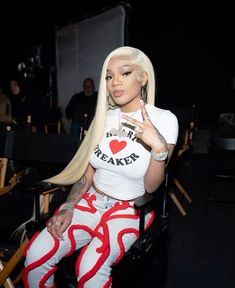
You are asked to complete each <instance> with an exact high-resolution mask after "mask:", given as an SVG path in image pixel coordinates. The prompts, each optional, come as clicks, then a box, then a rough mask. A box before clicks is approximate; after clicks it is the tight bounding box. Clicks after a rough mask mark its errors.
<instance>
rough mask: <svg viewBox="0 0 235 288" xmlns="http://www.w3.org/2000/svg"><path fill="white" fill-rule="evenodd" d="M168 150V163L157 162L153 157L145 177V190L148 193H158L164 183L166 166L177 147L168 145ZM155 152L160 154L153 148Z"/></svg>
mask: <svg viewBox="0 0 235 288" xmlns="http://www.w3.org/2000/svg"><path fill="white" fill-rule="evenodd" d="M166 147H167V148H166V150H167V151H168V157H167V160H166V161H167V162H166V161H157V160H155V159H153V158H152V157H151V159H150V162H149V166H148V169H147V171H146V173H145V176H144V185H145V190H146V192H148V193H152V192H154V191H156V189H157V188H158V187H159V186H160V185H161V183H162V181H163V180H164V178H165V170H166V165H167V163H168V162H169V160H170V158H171V155H172V153H173V150H174V148H175V145H173V144H167V145H166ZM152 150H153V151H156V152H159V151H158V150H157V149H154V148H152Z"/></svg>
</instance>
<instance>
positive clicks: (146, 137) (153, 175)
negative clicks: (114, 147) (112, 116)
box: [122, 101, 175, 193]
mask: <svg viewBox="0 0 235 288" xmlns="http://www.w3.org/2000/svg"><path fill="white" fill-rule="evenodd" d="M140 107H141V113H142V117H143V122H140V121H138V120H136V119H133V118H131V117H128V116H126V115H123V116H122V117H123V118H124V119H126V120H128V121H129V122H130V123H132V124H133V125H134V126H135V127H137V128H138V129H137V130H136V131H137V132H136V137H137V138H139V139H140V140H142V141H143V143H145V144H146V145H147V146H148V147H149V149H150V150H151V151H152V152H153V153H154V154H158V153H161V152H167V153H168V156H167V159H166V161H158V160H156V159H154V158H153V156H151V159H150V162H149V166H148V168H147V171H146V173H145V176H144V187H145V190H146V192H148V193H152V192H154V191H155V190H156V189H157V188H158V187H159V186H160V185H161V183H162V181H163V180H164V178H165V168H166V165H167V162H169V160H170V158H171V155H172V153H173V150H174V147H175V145H174V144H168V143H167V142H166V140H165V138H164V137H163V136H162V135H161V133H160V132H159V131H158V129H157V128H156V127H155V126H154V125H153V123H152V122H151V119H150V117H149V115H148V113H147V111H146V108H145V105H144V103H143V101H140Z"/></svg>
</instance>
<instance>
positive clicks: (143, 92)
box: [140, 84, 147, 104]
mask: <svg viewBox="0 0 235 288" xmlns="http://www.w3.org/2000/svg"><path fill="white" fill-rule="evenodd" d="M140 97H141V99H142V100H143V101H144V103H145V104H146V103H147V84H145V85H144V86H141V90H140Z"/></svg>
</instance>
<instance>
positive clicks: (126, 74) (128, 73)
mask: <svg viewBox="0 0 235 288" xmlns="http://www.w3.org/2000/svg"><path fill="white" fill-rule="evenodd" d="M130 74H131V72H130V71H127V72H124V73H123V74H122V75H123V76H128V75H130Z"/></svg>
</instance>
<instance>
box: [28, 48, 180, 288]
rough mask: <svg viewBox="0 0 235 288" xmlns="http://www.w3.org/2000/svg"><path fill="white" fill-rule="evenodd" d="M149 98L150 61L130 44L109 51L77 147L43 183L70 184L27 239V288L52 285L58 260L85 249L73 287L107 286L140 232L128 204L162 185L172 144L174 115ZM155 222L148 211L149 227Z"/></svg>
mask: <svg viewBox="0 0 235 288" xmlns="http://www.w3.org/2000/svg"><path fill="white" fill-rule="evenodd" d="M154 99H155V76H154V70H153V66H152V64H151V62H150V60H149V58H148V57H147V56H146V55H145V54H144V53H143V52H141V51H140V50H138V49H136V48H132V47H120V48H117V49H115V50H114V51H112V52H111V53H110V54H109V55H108V56H107V58H106V60H105V62H104V64H103V69H102V74H101V80H100V86H99V93H98V101H97V108H96V114H95V117H94V120H93V122H92V124H91V126H90V128H89V130H88V133H87V135H86V137H85V139H84V141H83V143H82V145H81V146H80V148H79V150H78V151H77V153H76V154H75V156H74V158H73V159H72V161H71V162H70V163H69V164H68V166H67V167H66V168H65V169H64V170H63V171H62V172H61V173H60V174H58V175H56V176H55V177H52V178H50V179H47V180H46V181H49V182H52V183H56V184H73V186H72V189H71V192H70V194H69V195H68V198H67V200H66V202H65V203H64V204H62V206H61V207H60V208H59V209H58V211H57V212H56V213H55V215H54V216H53V217H52V218H51V219H50V221H49V222H48V225H47V227H46V228H45V229H44V230H43V231H42V232H41V233H40V234H39V235H37V236H35V237H34V239H33V240H32V241H31V242H30V244H29V247H28V249H27V253H26V261H25V266H26V267H25V271H24V283H25V287H34V288H35V287H53V281H54V278H53V273H54V271H55V265H56V264H57V263H58V262H59V261H60V260H61V258H62V257H64V256H65V255H69V254H71V253H72V252H73V251H74V250H76V249H79V248H81V247H83V246H84V247H83V249H82V251H81V253H80V254H79V258H78V260H77V265H76V271H77V279H78V287H86V288H87V287H89V288H93V287H97V288H100V287H111V283H112V277H111V267H112V265H113V264H115V263H117V262H118V261H119V260H120V259H121V258H122V256H123V255H124V253H125V251H127V250H128V249H129V248H130V246H131V245H132V243H133V242H134V241H135V240H136V238H137V237H138V226H139V216H138V215H136V213H135V210H134V207H133V201H134V200H135V199H136V198H137V197H139V196H141V195H143V194H144V193H145V192H147V193H152V192H154V191H155V190H156V189H157V188H158V187H159V186H160V184H161V183H162V181H163V179H164V176H165V166H166V161H169V160H170V157H171V155H172V152H173V149H174V146H175V144H176V141H177V136H178V122H177V119H176V117H175V115H174V114H172V113H171V112H170V111H168V110H162V109H159V108H157V107H155V106H153V105H154ZM152 220H153V215H152V213H149V214H148V215H147V216H146V227H148V226H149V225H150V224H151V222H152ZM86 244H87V245H86ZM43 285H45V286H43Z"/></svg>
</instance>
